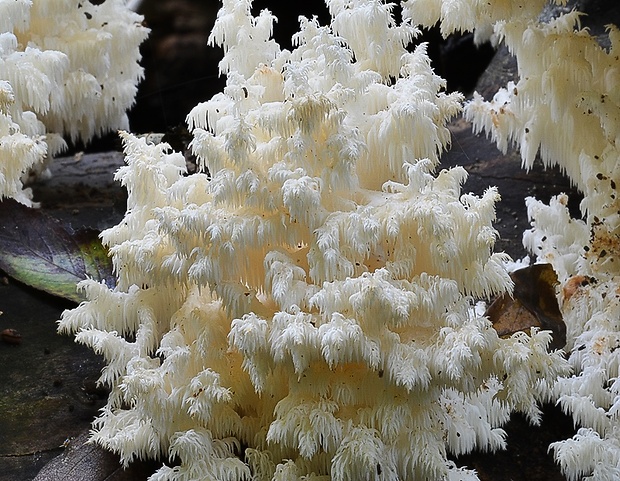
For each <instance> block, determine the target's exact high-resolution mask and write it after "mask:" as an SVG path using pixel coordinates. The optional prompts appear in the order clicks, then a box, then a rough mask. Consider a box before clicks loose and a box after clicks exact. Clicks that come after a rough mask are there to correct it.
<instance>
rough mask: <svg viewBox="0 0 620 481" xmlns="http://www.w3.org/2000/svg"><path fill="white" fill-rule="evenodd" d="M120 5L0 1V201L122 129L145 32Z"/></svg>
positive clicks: (20, 196)
mask: <svg viewBox="0 0 620 481" xmlns="http://www.w3.org/2000/svg"><path fill="white" fill-rule="evenodd" d="M141 21H142V17H141V16H139V15H137V14H136V13H134V12H132V11H131V10H129V9H128V8H126V7H125V1H124V0H106V1H104V2H96V4H95V3H91V2H89V1H88V0H79V1H78V0H34V1H30V0H0V198H1V197H14V198H16V199H17V200H19V201H21V202H23V203H26V204H30V200H29V197H28V194H27V192H23V191H22V177H23V176H24V174H26V173H27V172H29V171H34V172H35V173H41V172H42V171H44V169H45V164H44V161H45V160H46V158H49V157H52V156H54V155H55V154H57V153H58V152H60V151H62V150H63V149H64V148H65V141H64V140H63V138H62V136H63V135H67V136H69V137H70V138H71V140H73V141H76V140H82V141H88V140H89V139H91V138H92V137H93V136H95V135H100V134H102V133H105V132H108V131H110V130H114V129H119V128H127V126H128V122H127V116H126V113H125V112H126V111H127V109H128V108H129V107H130V106H131V105H132V104H133V101H134V98H135V95H136V90H137V87H136V85H137V83H138V80H140V78H141V77H142V67H140V65H139V64H138V61H139V60H140V52H139V50H138V47H139V45H140V43H142V41H143V40H144V39H145V38H146V35H147V32H148V30H147V29H146V28H145V27H143V26H142V24H141Z"/></svg>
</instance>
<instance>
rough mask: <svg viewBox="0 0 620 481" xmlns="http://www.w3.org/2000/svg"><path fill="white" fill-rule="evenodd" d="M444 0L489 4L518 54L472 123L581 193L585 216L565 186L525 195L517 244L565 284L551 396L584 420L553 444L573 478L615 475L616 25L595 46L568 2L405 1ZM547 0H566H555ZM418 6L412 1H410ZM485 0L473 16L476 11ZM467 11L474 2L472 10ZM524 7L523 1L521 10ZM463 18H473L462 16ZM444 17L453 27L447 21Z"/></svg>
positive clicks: (618, 313)
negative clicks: (549, 5) (571, 203)
mask: <svg viewBox="0 0 620 481" xmlns="http://www.w3.org/2000/svg"><path fill="white" fill-rule="evenodd" d="M408 3H409V4H410V5H412V6H413V7H415V8H417V7H416V6H422V5H423V4H427V3H428V4H433V5H434V8H435V10H436V12H437V13H436V14H435V16H434V17H433V18H431V19H430V21H433V19H435V20H436V19H438V18H439V17H440V16H442V18H443V16H444V15H445V16H447V13H446V9H447V8H448V7H449V6H451V7H450V8H455V5H459V9H461V10H463V9H465V8H466V6H467V7H468V8H470V9H474V6H473V5H475V4H478V8H480V9H482V10H484V11H485V12H486V13H485V14H484V15H483V16H485V17H487V18H488V14H491V15H496V14H497V16H496V17H495V20H496V21H495V23H494V24H493V28H494V34H495V36H496V38H497V39H501V40H503V41H504V42H505V44H506V45H507V47H508V48H509V50H510V51H511V52H512V53H513V54H514V55H515V57H516V60H517V63H518V73H519V80H518V81H517V82H511V83H509V84H508V85H507V86H506V87H505V88H502V89H501V90H500V91H499V92H497V94H496V95H495V97H494V98H493V99H492V100H491V101H484V100H483V99H482V97H481V96H479V95H477V94H476V95H475V96H474V98H473V100H472V101H471V102H469V103H468V104H467V105H466V107H465V113H466V116H467V117H468V118H469V119H470V120H472V121H473V124H474V130H476V131H482V130H484V131H485V132H486V133H487V135H489V136H490V137H491V138H492V139H493V140H494V141H495V142H496V143H497V145H498V147H499V148H500V149H501V150H503V151H505V150H506V149H507V148H508V146H509V145H510V144H515V145H516V146H517V147H518V148H519V150H520V153H521V158H522V160H523V164H524V166H525V167H526V168H529V167H531V166H532V164H533V162H534V160H535V159H537V158H540V159H541V160H542V162H543V163H544V164H545V165H557V166H559V167H560V168H561V169H562V170H563V171H564V172H565V173H566V174H567V175H568V176H569V178H570V180H571V182H572V183H573V184H574V185H575V186H576V187H578V188H579V190H581V192H582V193H583V200H582V202H581V206H580V207H581V211H582V214H583V219H574V218H572V217H571V215H570V213H569V210H568V197H567V196H566V195H559V196H557V197H555V198H553V199H552V200H551V202H550V203H549V205H545V204H543V203H542V202H540V201H538V200H536V199H533V198H528V199H527V201H526V202H527V208H528V215H529V218H530V220H531V223H532V229H531V230H529V231H527V232H526V233H525V234H524V238H523V240H524V244H525V246H526V247H527V248H528V249H529V250H530V251H531V252H533V253H534V254H535V255H536V257H537V260H538V261H540V262H550V263H551V264H552V265H553V267H554V268H555V270H556V272H557V274H558V277H559V279H560V281H561V283H562V288H561V290H560V291H559V293H558V297H559V301H560V307H561V309H562V314H563V316H564V321H565V323H566V327H567V346H566V348H567V350H570V351H571V352H570V357H569V361H570V363H571V365H572V367H573V369H574V371H575V375H574V376H572V377H562V378H560V379H559V380H558V382H557V383H556V386H555V388H554V391H555V396H558V397H559V404H560V405H561V407H562V408H563V409H564V410H565V411H566V412H567V413H569V414H571V415H572V417H573V419H574V421H575V424H576V425H578V426H581V427H582V428H581V429H580V430H579V432H578V434H577V435H576V436H575V437H574V438H572V439H571V440H567V441H560V442H557V443H553V444H552V446H551V448H552V449H553V452H554V454H555V457H556V460H557V461H558V462H559V464H560V466H561V467H562V470H563V471H564V472H565V474H566V475H567V477H568V479H570V480H577V479H582V478H585V477H587V479H597V480H605V481H608V480H609V481H611V480H616V479H618V477H619V476H620V472H619V466H620V461H619V459H620V456H619V454H618V453H619V452H620V451H619V449H618V446H619V445H620V416H619V412H620V382H619V381H618V376H619V366H620V349H618V348H619V347H620V336H619V335H618V332H619V331H620V277H619V276H620V200H619V194H618V187H619V186H620V168H619V166H620V150H619V143H620V137H619V135H620V123H619V122H620V90H619V89H618V85H620V60H619V56H618V55H619V51H620V35H619V31H618V28H617V27H615V26H609V27H608V32H607V35H606V36H605V37H606V38H605V39H604V40H605V41H604V43H606V44H608V47H603V46H602V45H601V44H600V43H599V41H598V39H597V38H595V37H593V36H592V35H590V33H589V32H588V30H587V29H583V28H581V26H580V14H579V13H578V12H576V11H572V12H570V13H566V14H563V15H559V16H558V17H557V18H555V19H552V20H550V21H549V22H548V23H540V22H538V21H532V18H530V20H529V21H519V19H520V18H521V16H520V14H519V16H517V17H516V18H515V17H514V16H513V15H512V14H511V15H509V14H508V10H506V8H507V7H508V4H511V5H513V6H516V7H519V8H521V7H522V6H525V5H531V4H536V3H541V2H508V1H500V0H498V1H495V2H488V4H487V2H484V5H482V3H479V2H473V1H471V0H456V1H441V0H409V1H408ZM556 3H558V4H560V3H565V2H559V1H557V2H556ZM415 8H414V9H413V10H412V11H415ZM482 10H481V11H479V12H477V13H476V14H475V15H480V14H482ZM472 11H473V10H472ZM523 11H525V9H524V10H523ZM463 27H464V28H471V20H470V21H469V23H467V22H466V23H465V24H464V25H463ZM452 28H457V27H456V26H453V27H452Z"/></svg>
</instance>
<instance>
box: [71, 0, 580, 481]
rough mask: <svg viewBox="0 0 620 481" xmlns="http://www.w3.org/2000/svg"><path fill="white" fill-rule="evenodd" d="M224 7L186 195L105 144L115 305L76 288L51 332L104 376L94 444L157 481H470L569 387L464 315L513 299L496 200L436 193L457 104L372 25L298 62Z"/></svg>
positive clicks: (381, 9) (319, 45)
mask: <svg viewBox="0 0 620 481" xmlns="http://www.w3.org/2000/svg"><path fill="white" fill-rule="evenodd" d="M223 4H224V5H223V7H222V9H221V11H220V12H219V15H218V17H217V21H216V24H215V28H214V30H213V33H212V35H211V38H210V41H211V42H214V43H217V44H218V45H221V46H222V47H223V49H224V52H225V56H224V59H223V60H222V63H221V64H220V68H221V70H222V71H223V72H225V73H226V74H227V85H226V88H225V89H224V91H223V92H222V93H220V94H218V95H216V96H214V97H213V98H212V99H211V100H210V101H208V102H205V103H203V104H199V105H198V106H196V108H195V109H194V110H193V111H192V112H191V113H190V114H189V116H188V122H189V125H190V127H191V128H192V130H193V133H194V140H193V142H192V149H193V152H194V153H195V154H196V155H197V156H198V159H199V165H200V168H201V171H200V172H199V173H197V174H194V175H190V176H187V175H184V174H185V172H184V161H183V157H182V156H181V155H180V154H178V153H171V152H170V151H169V147H168V146H167V145H165V144H159V145H151V144H149V143H147V142H146V141H145V140H144V139H138V138H136V137H134V136H132V135H130V134H122V136H123V141H124V144H125V153H126V161H127V166H126V167H123V168H122V169H120V170H119V172H118V174H117V178H118V179H119V180H120V181H121V182H122V183H123V184H124V185H125V186H126V187H127V190H128V193H129V199H128V210H127V214H126V216H125V219H124V220H123V221H122V222H121V223H120V224H119V225H118V226H116V227H113V228H111V229H109V230H107V231H105V232H104V233H103V234H102V236H103V240H104V242H105V243H106V244H107V245H108V246H109V247H110V250H111V253H112V256H113V261H114V265H115V269H116V272H117V274H118V284H117V286H116V287H115V288H114V289H109V288H107V287H106V286H104V285H103V284H98V283H96V282H94V281H85V282H83V283H82V284H81V287H82V289H84V290H85V292H86V295H87V297H88V299H89V301H87V302H84V303H82V304H81V305H80V306H79V307H77V308H76V309H74V310H71V311H67V312H65V313H64V314H63V318H62V320H61V321H60V330H61V331H64V332H77V339H78V341H80V342H83V343H85V344H87V345H89V346H91V347H92V348H93V349H94V350H95V351H97V352H99V353H101V354H103V356H104V357H105V359H106V361H107V363H108V365H107V367H106V368H105V369H104V371H103V373H102V377H101V381H102V382H104V383H105V384H106V385H108V386H110V388H111V394H110V397H109V400H108V403H107V406H106V407H105V409H104V410H103V411H102V413H101V415H100V417H99V418H98V419H97V421H96V422H95V426H94V430H93V439H94V440H95V441H96V442H98V443H99V444H101V445H103V446H105V447H106V448H108V449H111V450H113V451H115V452H117V453H119V454H120V456H121V459H122V460H123V462H124V463H128V462H130V461H132V460H133V459H135V458H145V457H150V458H157V457H160V456H162V455H163V456H164V457H165V458H169V459H170V461H171V465H170V466H168V465H164V466H162V467H161V468H160V469H159V470H158V471H157V472H156V473H155V474H154V475H153V476H152V477H151V480H157V481H160V480H198V479H227V480H232V479H255V480H273V481H279V480H286V481H294V480H302V479H304V480H311V479H312V480H319V479H321V480H329V479H331V480H334V481H347V480H394V481H395V480H417V479H451V480H458V479H477V477H476V475H475V473H474V472H472V471H468V470H465V469H462V468H457V467H456V466H455V465H454V463H452V462H450V461H448V460H447V457H448V455H449V454H453V455H458V454H461V453H467V452H470V451H471V450H473V449H476V448H477V449H482V450H496V449H498V448H502V447H504V445H505V439H504V437H505V433H504V431H503V430H502V429H501V426H502V425H503V424H504V423H505V422H506V421H507V419H508V417H509V415H510V413H511V412H513V411H520V412H523V413H525V414H526V415H527V416H528V417H529V419H530V420H531V421H533V422H536V421H538V418H539V409H538V403H539V402H540V401H546V400H548V399H549V398H550V396H551V394H552V393H551V389H552V387H553V382H554V380H555V379H556V378H557V376H558V375H560V374H565V373H566V372H567V369H568V366H567V364H566V362H565V361H564V360H563V359H562V356H561V353H558V352H554V353H549V352H548V351H547V346H548V343H549V341H550V336H549V333H547V332H539V331H535V330H534V331H532V333H531V335H527V334H525V333H519V334H516V335H514V336H513V337H511V338H509V339H500V338H499V337H498V335H497V333H496V331H495V330H494V329H493V328H492V326H491V325H490V322H489V321H488V320H487V319H486V318H484V317H481V316H480V315H478V314H476V313H475V310H474V309H473V305H474V301H473V296H481V297H483V296H490V295H492V294H499V293H504V292H507V291H510V289H511V288H512V283H511V280H510V277H509V276H508V274H507V272H506V271H505V269H504V267H503V262H504V261H505V260H506V256H505V255H503V254H496V253H495V254H494V253H493V252H492V251H493V245H494V241H495V238H496V232H495V230H494V229H493V227H492V221H493V220H494V216H495V209H494V205H495V202H496V201H497V200H498V198H499V196H498V194H497V192H496V190H495V189H489V190H487V191H486V192H485V193H484V194H483V195H482V196H480V197H479V196H475V195H472V194H465V195H463V194H462V193H461V184H462V183H463V182H464V180H465V178H466V172H465V171H464V170H463V169H462V168H453V169H450V170H442V171H441V172H439V173H438V174H435V168H436V166H437V165H438V159H439V155H440V154H441V152H442V150H443V149H444V148H445V147H446V146H447V144H448V143H449V141H450V136H449V131H448V129H447V127H446V123H447V122H448V120H449V119H450V118H451V117H452V116H454V115H455V114H456V113H458V112H459V111H460V108H461V105H460V103H461V100H462V98H461V96H460V95H458V94H445V93H443V92H442V89H443V87H444V82H443V81H442V80H441V79H440V78H439V77H437V76H436V75H435V74H434V73H433V71H432V69H431V67H430V62H429V59H428V57H427V55H426V53H425V47H424V46H423V45H422V46H418V47H417V48H415V49H413V50H411V51H408V50H407V49H406V48H405V47H406V46H407V45H408V43H409V42H410V41H411V39H412V38H413V37H415V35H416V33H417V30H416V28H415V27H414V24H413V22H412V21H411V20H405V21H404V22H403V23H401V24H396V23H395V22H394V20H393V18H392V15H391V13H390V7H389V6H387V5H385V4H384V3H383V2H382V1H379V0H356V1H347V2H344V1H339V0H331V1H328V2H327V4H328V7H329V10H330V13H331V15H332V21H331V24H330V25H329V26H321V25H319V24H318V22H317V21H316V20H314V19H305V18H302V19H301V20H300V31H299V33H298V34H296V35H295V37H294V41H295V44H296V48H295V49H294V50H293V51H287V50H281V49H280V47H279V46H278V45H277V44H276V43H275V42H274V41H273V40H271V39H270V34H271V27H272V22H273V21H274V18H273V17H272V16H271V15H270V14H269V13H267V12H265V11H264V12H261V13H260V14H259V15H258V16H257V17H253V16H252V15H251V13H250V7H251V2H250V1H249V0H225V1H224V2H223Z"/></svg>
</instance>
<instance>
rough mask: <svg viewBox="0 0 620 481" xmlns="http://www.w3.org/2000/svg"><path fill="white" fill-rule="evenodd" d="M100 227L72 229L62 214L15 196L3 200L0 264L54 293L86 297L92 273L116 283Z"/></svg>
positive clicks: (78, 298)
mask: <svg viewBox="0 0 620 481" xmlns="http://www.w3.org/2000/svg"><path fill="white" fill-rule="evenodd" d="M98 234H99V233H98V232H97V231H96V230H94V229H84V230H80V231H77V232H75V233H72V232H69V231H68V230H67V229H66V228H65V227H63V226H62V224H60V222H58V221H57V220H56V219H53V218H52V217H49V216H47V215H45V214H44V213H42V212H41V211H40V210H37V209H30V208H28V207H25V206H24V205H22V204H20V203H18V202H16V201H14V200H12V199H5V200H3V201H2V202H0V269H2V270H3V271H4V272H6V273H7V274H8V275H9V276H11V277H13V278H14V279H17V280H18V281H20V282H22V283H24V284H26V285H29V286H31V287H34V288H36V289H39V290H42V291H45V292H48V293H49V294H52V295H54V296H59V297H63V298H65V299H69V300H72V301H76V302H80V301H82V300H83V296H82V295H81V294H80V293H79V292H78V291H77V289H76V284H77V283H78V282H79V281H81V280H84V279H86V278H92V279H95V280H96V281H99V282H101V281H104V282H105V283H106V285H108V286H110V287H113V286H114V283H115V278H114V275H113V273H112V261H111V259H110V258H109V257H108V252H107V249H106V248H105V247H104V246H103V245H102V244H101V241H100V240H99V237H98Z"/></svg>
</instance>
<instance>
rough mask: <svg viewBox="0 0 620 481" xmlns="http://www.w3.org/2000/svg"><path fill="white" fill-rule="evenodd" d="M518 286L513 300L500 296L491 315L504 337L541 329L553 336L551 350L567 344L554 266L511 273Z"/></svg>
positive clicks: (544, 265) (493, 306) (542, 266)
mask: <svg viewBox="0 0 620 481" xmlns="http://www.w3.org/2000/svg"><path fill="white" fill-rule="evenodd" d="M510 277H511V278H512V280H513V281H514V283H515V288H514V292H513V297H511V296H510V295H508V294H504V295H503V296H500V297H498V298H497V299H496V300H495V301H494V302H493V303H492V304H491V305H490V306H489V308H488V309H487V312H486V314H487V316H488V317H489V319H490V320H491V322H492V323H493V327H494V328H495V330H496V331H497V333H498V334H499V335H500V336H502V337H507V336H511V335H512V334H514V333H515V332H518V331H527V330H529V329H530V328H531V327H539V328H541V329H544V330H549V331H551V332H552V333H553V341H552V343H551V346H550V348H551V349H561V348H562V347H564V345H565V344H566V325H565V324H564V321H563V319H562V313H561V312H560V308H559V306H558V301H557V297H556V286H557V285H558V277H557V275H556V273H555V271H554V270H553V267H551V264H534V265H532V266H529V267H525V268H523V269H518V270H516V271H514V272H513V273H511V274H510Z"/></svg>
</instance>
